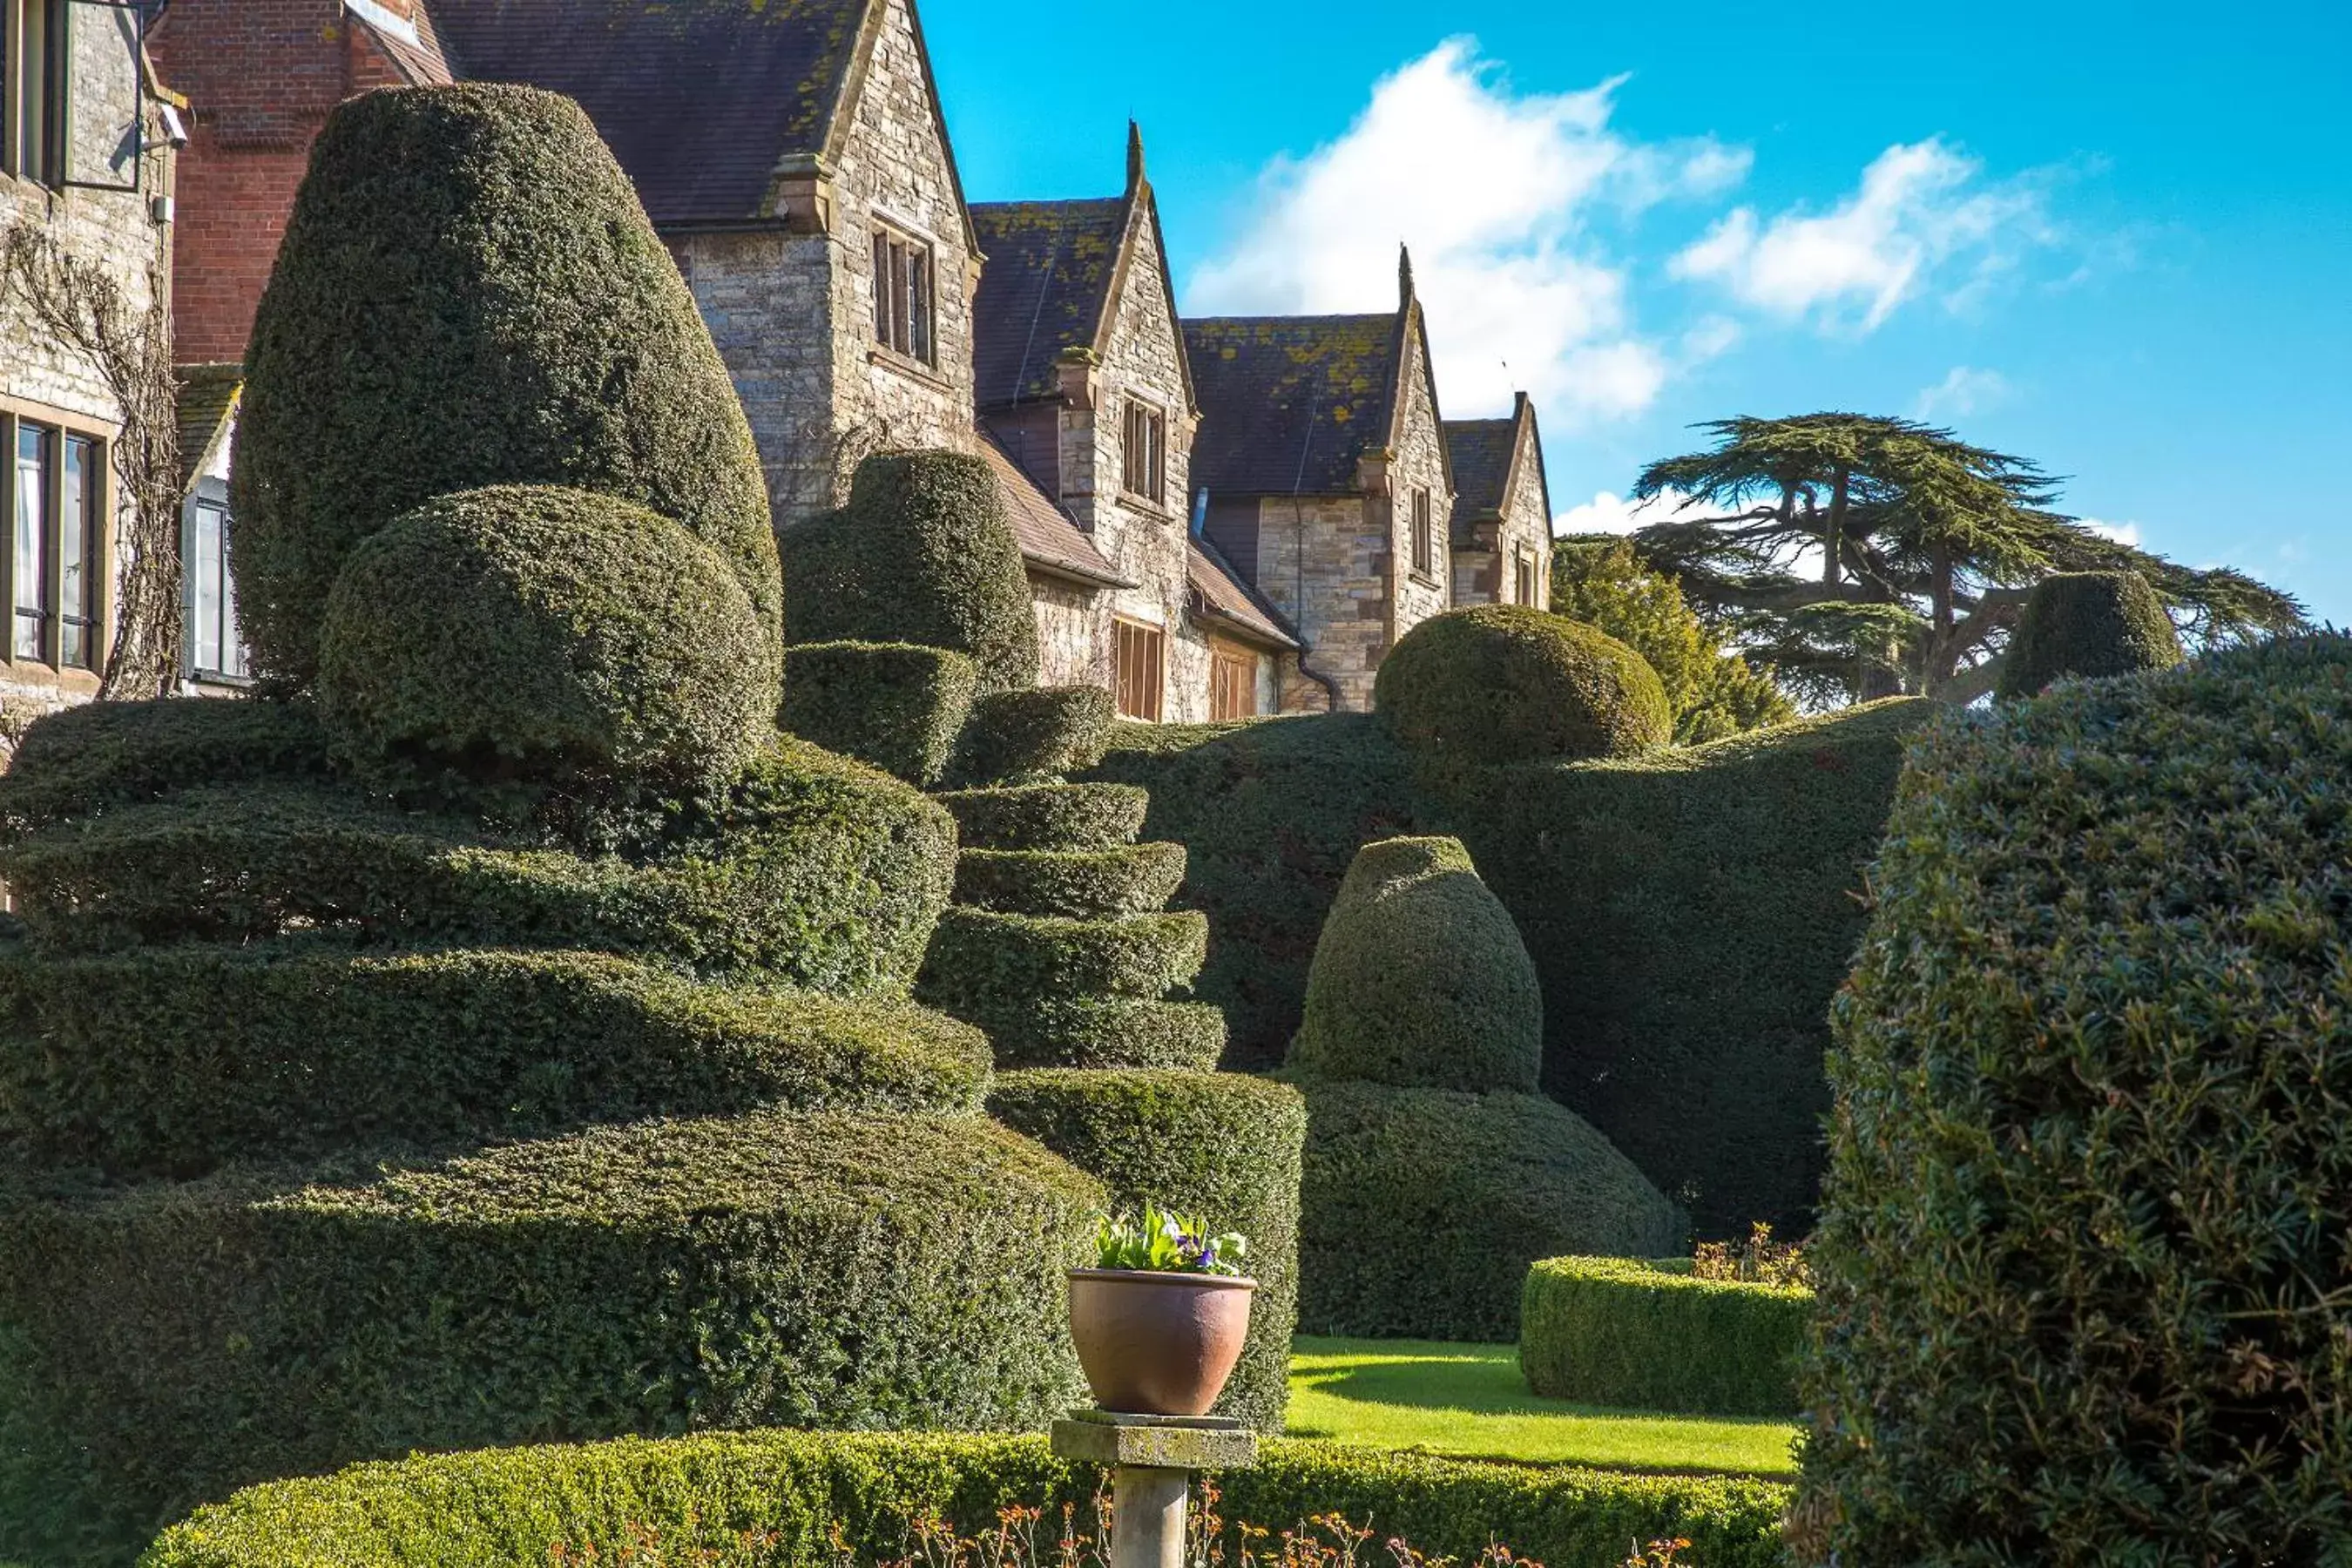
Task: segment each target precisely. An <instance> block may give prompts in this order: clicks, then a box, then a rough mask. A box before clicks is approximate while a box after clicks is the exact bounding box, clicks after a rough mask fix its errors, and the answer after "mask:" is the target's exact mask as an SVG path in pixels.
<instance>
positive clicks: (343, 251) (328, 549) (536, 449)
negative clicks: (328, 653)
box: [231, 83, 781, 685]
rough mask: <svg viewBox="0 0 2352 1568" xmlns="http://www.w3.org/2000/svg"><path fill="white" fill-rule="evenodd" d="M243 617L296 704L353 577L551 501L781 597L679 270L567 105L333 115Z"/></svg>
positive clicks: (242, 560) (256, 519) (263, 362)
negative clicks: (420, 542)
mask: <svg viewBox="0 0 2352 1568" xmlns="http://www.w3.org/2000/svg"><path fill="white" fill-rule="evenodd" d="M246 364H247V378H246V392H245V401H244V403H243V405H242V408H241V412H240V414H239V416H238V423H237V439H236V471H235V474H234V476H233V479H232V481H231V483H232V490H233V498H232V499H233V500H234V503H235V506H236V557H235V559H234V561H233V562H232V566H233V568H234V570H235V572H236V580H237V611H238V616H239V618H240V621H241V624H242V626H243V628H244V630H245V633H246V637H247V641H248V642H249V644H250V645H251V647H252V650H253V662H254V668H255V669H256V671H257V672H258V673H260V674H262V675H264V676H266V677H269V678H272V679H276V680H278V681H281V682H286V683H290V684H293V685H301V684H305V683H307V682H308V681H309V679H310V677H311V674H312V672H313V669H314V668H315V665H316V661H317V638H318V630H319V617H320V614H321V612H322V611H323V609H324V607H325V604H326V598H327V593H328V590H329V589H330V588H331V586H332V585H333V583H334V580H335V577H336V574H338V573H340V572H341V569H342V564H343V562H344V560H345V559H346V558H347V557H348V556H349V555H350V553H351V552H352V549H353V548H354V547H356V546H357V545H358V544H359V543H360V542H362V540H364V539H366V538H367V537H368V536H369V535H371V534H373V533H374V532H375V531H377V530H379V529H381V528H383V526H384V525H385V524H386V523H388V522H390V521H392V520H393V519H394V518H395V517H398V516H400V515H401V514H402V513H404V512H406V511H408V510H412V509H414V508H415V507H416V506H418V505H419V504H421V503H422V502H425V501H426V500H431V499H433V498H434V497H436V496H440V495H446V494H448V493H450V492H452V491H456V490H467V489H478V488H480V487H482V486H485V485H496V484H510V483H516V484H544V485H563V486H569V487H571V488H573V489H586V490H595V491H600V492H603V493H605V494H609V495H613V496H616V497H619V498H620V499H622V500H630V501H635V502H637V503H640V504H642V505H644V506H646V507H649V508H650V509H652V510H655V511H656V512H659V513H660V514H662V515H663V516H665V517H667V518H670V519H672V520H674V521H677V522H678V523H681V524H683V525H684V526H685V528H686V529H687V530H688V532H690V533H693V534H694V535H695V536H697V537H698V538H699V539H701V540H702V541H703V542H705V543H707V544H709V546H711V548H713V549H714V550H716V551H717V552H719V555H720V556H721V557H722V558H723V559H724V560H725V561H726V562H727V563H728V564H729V565H730V567H731V568H732V569H733V571H734V573H735V574H736V576H737V578H738V580H739V581H740V583H741V584H742V588H743V591H744V593H745V594H747V595H749V596H750V598H751V603H752V605H753V606H754V608H755V609H756V610H757V612H758V614H759V616H760V620H761V625H762V626H764V627H765V628H766V635H767V637H768V638H769V640H770V641H771V642H772V641H773V640H774V638H775V637H776V636H777V625H778V611H779V605H780V600H781V591H780V588H779V585H778V583H777V574H776V552H775V542H774V535H773V533H772V529H771V527H770V522H769V516H768V500H767V487H766V484H765V482H764V479H763V478H762V476H761V468H760V458H759V452H758V449H757V448H756V447H754V446H753V444H752V440H751V426H750V425H749V424H748V423H747V422H746V421H745V419H744V417H743V410H742V406H741V405H740V403H738V402H737V400H736V397H735V390H734V385H733V384H732V383H731V382H730V379H729V378H728V374H727V367H726V365H725V364H724V363H722V362H721V361H720V360H719V353H718V350H717V349H716V348H715V347H713V346H712V343H711V341H710V334H709V331H708V330H707V329H706V328H705V327H704V326H703V323H702V319H701V316H700V314H699V313H698V311H697V310H696V308H695V303H694V300H693V297H692V296H691V295H690V294H689V293H688V290H687V288H686V284H685V281H684V280H683V279H680V278H679V276H678V273H677V265H676V264H675V263H674V262H673V261H672V260H671V259H670V257H669V253H668V252H667V250H666V249H665V248H664V247H663V246H662V243H661V240H660V239H659V238H658V237H656V235H655V233H654V229H653V225H652V224H651V223H650V222H648V221H647V220H646V216H645V210H644V208H643V207H642V206H640V205H638V201H637V197H636V193H635V188H634V187H633V186H632V185H631V184H630V183H629V179H628V176H627V175H626V174H623V173H622V171H621V167H620V165H619V164H618V163H615V162H614V158H613V155H612V153H610V152H608V151H607V150H606V149H605V147H604V143H603V142H601V141H599V140H598V138H597V135H596V131H595V128H594V127H593V125H592V124H590V122H589V120H588V117H587V115H586V114H585V113H583V111H582V110H581V109H580V107H579V106H578V105H577V104H575V103H573V102H572V101H571V100H568V99H564V98H560V97H558V96H556V95H555V94H553V93H547V92H540V91H536V90H533V89H529V88H521V87H507V86H493V85H489V84H486V83H466V84H463V85H460V86H456V87H435V88H415V89H404V90H400V91H387V92H371V93H366V94H362V96H361V97H359V98H356V99H353V100H351V101H349V102H347V103H345V104H343V105H342V106H341V107H340V108H338V109H337V110H334V112H333V113H332V114H331V115H330V116H329V117H328V120H327V123H326V125H325V127H324V128H323V129H322V130H321V131H320V134H319V137H318V140H317V142H316V143H315V144H314V145H313V147H312V150H311V154H310V173H309V175H308V176H307V177H306V178H305V179H304V181H303V183H302V186H301V189H300V192H299V194H298V195H297V196H296V198H295V203H294V210H293V213H292V216H290V218H289V221H288V224H287V229H286V237H285V240H284V243H283V244H282V245H281V246H280V247H279V249H278V264H277V268H276V270H275V272H274V273H273V274H272V275H271V278H270V281H269V287H268V291H267V292H266V293H265V294H264V295H263V297H262V300H261V305H260V309H259V311H258V313H257V316H256V318H255V321H254V329H253V340H252V344H251V347H250V348H249V349H248V351H247V360H246Z"/></svg>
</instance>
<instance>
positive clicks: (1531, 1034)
mask: <svg viewBox="0 0 2352 1568" xmlns="http://www.w3.org/2000/svg"><path fill="white" fill-rule="evenodd" d="M1290 1065H1291V1066H1292V1067H1293V1068H1297V1070H1298V1071H1300V1072H1302V1073H1311V1074H1314V1075H1315V1076H1317V1077H1319V1078H1331V1079H1362V1080H1364V1081H1366V1082H1369V1083H1385V1084H1391V1085H1393V1086H1395V1087H1398V1088H1402V1089H1464V1090H1467V1091H1470V1092H1472V1093H1481V1092H1484V1091H1486V1090H1487V1089H1519V1090H1523V1091H1528V1092H1532V1091H1533V1090H1534V1089H1535V1088H1536V1084H1537V1079H1538V1076H1539V1074H1540V1073H1541V1071H1542V1068H1543V992H1542V990H1541V988H1540V987H1539V986H1538V984H1537V981H1536V966H1535V963H1534V961H1533V960H1531V959H1529V958H1528V950H1527V948H1526V946H1525V944H1523V943H1522V942H1520V941H1519V933H1518V928H1517V927H1516V926H1514V925H1513V924H1512V923H1511V917H1510V914H1509V911H1507V910H1505V909H1504V908H1503V904H1502V900H1499V899H1497V898H1496V897H1495V895H1494V894H1493V893H1492V892H1490V891H1489V890H1488V889H1487V887H1486V883H1485V882H1483V881H1481V880H1480V879H1479V877H1478V870H1477V868H1476V867H1475V866H1473V865H1472V864H1471V863H1470V852H1469V851H1468V850H1466V849H1465V848H1464V847H1462V844H1461V841H1460V840H1459V839H1454V838H1391V839H1389V840H1387V841H1386V842H1384V843H1380V844H1368V845H1366V846H1365V847H1363V849H1362V850H1360V851H1359V852H1358V854H1357V856H1356V860H1355V864H1354V865H1352V866H1351V867H1349V869H1348V879H1347V880H1346V881H1344V882H1342V883H1341V884H1340V885H1339V901H1338V902H1337V903H1335V904H1334V905H1333V906H1332V908H1331V918H1330V919H1329V920H1328V921H1325V922H1324V926H1323V937H1322V940H1321V942H1318V944H1317V946H1316V949H1315V964H1314V967H1313V968H1312V969H1310V970H1309V971H1308V972H1307V1016H1306V1020H1305V1022H1304V1023H1302V1024H1301V1025H1300V1026H1299V1030H1298V1037H1297V1040H1296V1041H1295V1042H1293V1044H1292V1045H1291V1047H1290Z"/></svg>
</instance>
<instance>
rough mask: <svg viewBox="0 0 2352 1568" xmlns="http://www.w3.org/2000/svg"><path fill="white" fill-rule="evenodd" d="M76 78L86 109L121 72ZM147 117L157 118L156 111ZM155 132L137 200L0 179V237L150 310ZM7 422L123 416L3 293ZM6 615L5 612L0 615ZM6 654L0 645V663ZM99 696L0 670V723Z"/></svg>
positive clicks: (105, 603)
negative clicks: (47, 255)
mask: <svg viewBox="0 0 2352 1568" xmlns="http://www.w3.org/2000/svg"><path fill="white" fill-rule="evenodd" d="M73 71H74V79H73V81H72V82H71V84H70V85H69V87H68V92H69V93H77V94H82V95H85V97H84V101H87V100H88V98H89V97H93V96H101V95H102V94H103V92H105V91H108V90H111V89H114V88H116V87H117V86H119V85H120V66H119V63H113V62H105V61H92V60H91V59H89V58H87V57H86V55H85V53H84V51H79V50H77V51H76V58H75V59H74V61H73ZM92 73H96V79H92ZM142 107H143V108H144V109H145V110H147V111H149V112H151V114H152V105H147V106H142ZM152 131H153V128H152V124H151V127H150V134H149V136H148V154H147V157H146V161H145V166H144V168H143V170H142V173H141V175H140V184H141V188H140V189H139V190H137V191H112V190H106V191H100V190H82V189H68V190H50V189H47V188H46V187H44V186H41V185H39V184H35V183H33V182H31V181H29V180H19V179H13V178H11V177H9V176H7V175H5V174H0V229H8V228H13V227H15V226H17V225H20V224H29V225H31V226H35V227H37V228H38V229H39V230H41V231H42V233H43V234H44V235H45V236H46V237H47V238H48V239H49V240H51V241H53V242H54V243H56V244H57V245H58V247H59V248H60V249H62V250H63V251H64V252H65V253H66V254H67V255H68V256H71V257H73V258H77V259H79V260H81V261H85V262H94V263H96V264H98V265H99V266H100V267H103V268H105V269H106V271H107V273H108V275H109V276H110V277H111V278H112V279H114V281H115V282H116V284H117V285H118V286H119V287H120V288H121V290H122V292H123V294H124V296H125V298H126V300H128V301H129V303H130V305H131V309H133V310H147V309H149V308H151V307H152V304H153V303H154V302H155V291H156V289H159V288H168V281H167V279H168V273H167V270H166V268H167V263H168V258H169V256H170V252H171V244H172V235H171V230H170V227H169V226H167V225H162V224H158V223H157V222H155V221H154V216H153V209H152V205H151V204H152V203H153V202H154V200H155V198H156V197H157V196H159V195H167V194H169V192H170V191H171V190H172V180H173V157H172V155H171V153H170V149H169V148H168V147H167V146H166V145H165V144H164V143H163V141H162V139H161V137H160V136H157V135H155V134H153V133H152ZM0 412H5V413H8V414H12V415H16V416H22V417H24V418H26V419H30V420H34V421H37V422H39V423H42V424H45V425H56V426H66V427H68V428H72V429H77V430H79V431H80V432H82V433H85V434H89V435H94V436H100V437H109V438H110V437H113V436H114V435H115V434H116V432H117V430H118V429H119V428H120V426H121V416H122V411H121V405H119V404H118V403H117V402H116V400H115V398H114V397H113V395H111V394H110V393H109V392H108V390H107V387H106V382H105V379H104V377H103V376H101V375H100V374H99V372H98V369H97V367H96V366H95V365H93V364H92V363H89V361H88V360H87V359H86V358H85V357H83V355H82V354H81V353H79V351H78V350H76V349H74V348H72V347H70V346H69V345H67V344H65V343H62V342H58V341H57V340H56V339H55V338H54V337H53V336H52V335H51V334H50V333H49V331H47V329H46V328H44V327H42V326H41V325H40V324H39V323H38V322H37V321H35V320H34V319H33V317H32V315H31V313H30V311H29V310H27V308H26V304H25V302H24V300H23V299H22V298H21V296H20V295H19V294H17V293H16V291H15V290H9V291H6V292H5V293H0ZM15 471H16V470H15V453H14V452H0V482H5V483H7V484H10V485H13V484H14V483H15ZM104 478H105V481H106V484H107V487H108V489H107V494H108V497H109V500H110V503H111V504H110V505H109V507H108V511H109V514H110V515H112V516H113V517H114V518H115V531H114V533H113V534H112V535H111V536H110V537H109V538H108V539H107V540H106V541H105V542H104V552H105V553H104V557H103V563H104V564H103V571H104V573H105V574H106V576H105V578H104V579H103V580H102V585H103V586H104V588H105V590H106V591H105V592H103V593H102V594H101V595H100V606H99V608H100V628H101V630H100V658H101V661H102V659H103V655H104V650H105V648H106V647H109V646H110V645H111V642H112V631H113V625H112V617H113V613H114V605H115V604H116V603H117V602H118V588H119V578H120V574H121V547H120V546H121V515H120V510H119V507H120V503H121V486H120V485H119V484H118V483H116V482H115V479H114V476H113V475H112V474H111V473H108V474H107V475H105V476H104ZM0 548H9V545H8V544H7V542H5V541H0ZM7 610H8V607H7V606H5V605H0V615H5V613H6V612H7ZM9 646H10V645H9V643H8V641H7V640H6V639H5V638H0V656H5V654H6V653H7V651H8V648H9ZM97 689H98V677H97V676H96V674H94V673H92V672H90V671H88V670H79V669H65V670H59V669H56V668H50V667H49V666H47V665H46V664H37V663H33V662H29V661H22V660H18V661H9V662H5V663H0V721H6V720H10V719H13V717H14V716H16V715H17V714H22V713H25V712H26V711H28V710H33V711H38V710H47V709H51V708H56V707H59V706H63V705H65V704H67V703H70V702H73V701H78V700H86V699H87V698H89V697H90V696H92V695H94V694H95V693H96V691H97Z"/></svg>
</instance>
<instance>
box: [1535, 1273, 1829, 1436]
mask: <svg viewBox="0 0 2352 1568" xmlns="http://www.w3.org/2000/svg"><path fill="white" fill-rule="evenodd" d="M1812 1305H1813V1293H1812V1292H1811V1290H1807V1289H1802V1288H1801V1287H1799V1286H1793V1285H1767V1284H1762V1283H1757V1282H1750V1281H1746V1280H1737V1279H1698V1278H1696V1276H1694V1275H1693V1274H1692V1272H1691V1263H1690V1259H1688V1258H1666V1259H1661V1260H1657V1261H1648V1260H1644V1259H1642V1258H1543V1259H1541V1260H1539V1261H1538V1263H1536V1265H1535V1266H1534V1267H1533V1268H1530V1269H1528V1279H1527V1289H1526V1294H1525V1295H1524V1296H1523V1297H1522V1299H1521V1306H1520V1310H1519V1366H1520V1369H1521V1370H1522V1371H1524V1372H1525V1373H1527V1378H1528V1387H1529V1388H1530V1389H1532V1390H1534V1391H1535V1392H1536V1393H1538V1394H1545V1395H1548V1396H1549V1397H1550V1398H1554V1399H1572V1400H1575V1401H1576V1402H1577V1403H1579V1404H1580V1405H1614V1406H1617V1407H1620V1408H1623V1409H1630V1410H1672V1411H1677V1412H1680V1413H1683V1414H1685V1415H1769V1416H1782V1417H1786V1416H1788V1415H1792V1414H1793V1413H1794V1412H1795V1411H1796V1409H1797V1381H1796V1380H1797V1352H1798V1349H1799V1347H1800V1346H1801V1344H1802V1343H1803V1342H1804V1337H1805V1323H1806V1321H1807V1319H1808V1317H1809V1316H1810V1315H1811V1311H1812Z"/></svg>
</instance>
